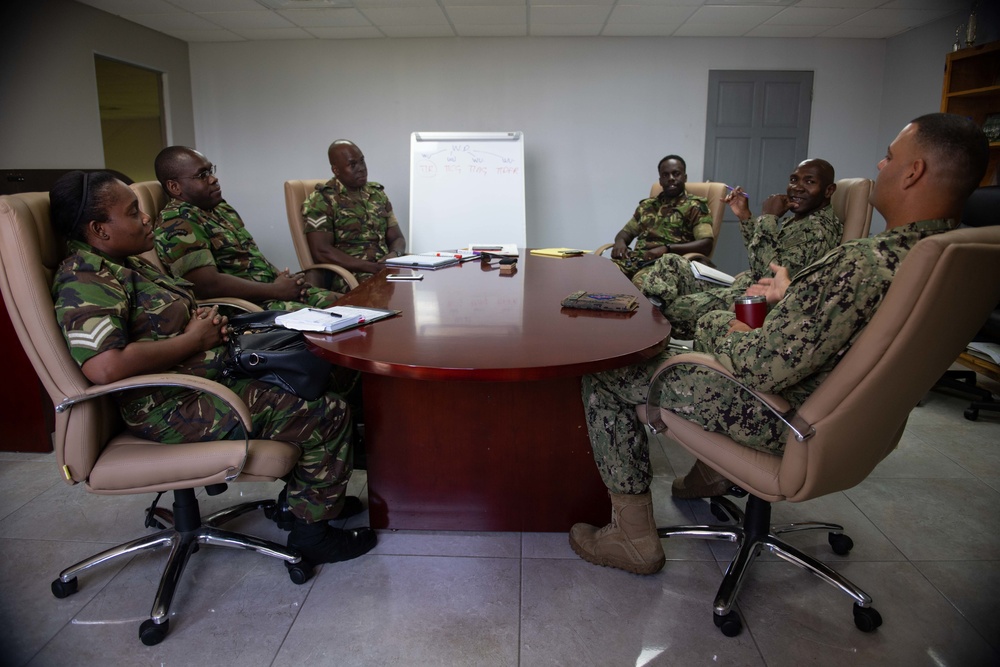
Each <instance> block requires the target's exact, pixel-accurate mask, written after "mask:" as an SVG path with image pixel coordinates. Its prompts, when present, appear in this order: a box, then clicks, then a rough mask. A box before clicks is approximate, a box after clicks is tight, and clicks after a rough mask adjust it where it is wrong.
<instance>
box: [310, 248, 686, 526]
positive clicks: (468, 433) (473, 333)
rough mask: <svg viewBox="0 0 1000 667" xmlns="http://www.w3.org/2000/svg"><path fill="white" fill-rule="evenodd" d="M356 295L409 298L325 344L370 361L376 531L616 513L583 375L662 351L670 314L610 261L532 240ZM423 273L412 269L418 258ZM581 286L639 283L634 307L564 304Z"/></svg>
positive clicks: (352, 363) (363, 301)
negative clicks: (591, 426)
mask: <svg viewBox="0 0 1000 667" xmlns="http://www.w3.org/2000/svg"><path fill="white" fill-rule="evenodd" d="M398 272H400V270H397V269H386V270H383V271H382V272H380V273H378V274H376V275H375V276H373V277H372V278H370V279H369V280H367V281H366V282H364V283H362V284H361V285H359V286H358V287H357V288H355V289H353V290H351V291H350V292H349V293H348V294H346V295H345V296H344V297H343V298H342V299H341V301H340V302H339V303H340V304H341V305H355V306H367V307H372V308H386V309H392V310H398V311H400V312H399V314H398V315H396V316H394V317H391V318H388V319H384V320H379V321H376V322H371V323H369V324H367V325H365V326H363V327H361V328H357V329H353V330H349V331H344V332H341V333H337V334H316V333H310V334H307V335H306V339H307V342H308V344H309V346H310V349H311V350H312V351H313V352H314V353H316V354H318V355H319V356H322V357H323V358H325V359H328V360H329V361H332V362H333V363H335V364H339V365H341V366H345V367H347V368H352V369H355V370H358V371H360V372H361V373H362V397H363V402H364V423H365V437H366V445H365V446H366V454H367V470H368V501H369V510H370V512H369V514H370V516H369V518H370V521H371V526H372V527H374V528H389V529H396V528H403V529H426V530H475V531H543V532H551V531H565V530H568V529H569V527H570V526H572V524H574V523H576V522H578V521H586V522H589V523H594V524H597V525H603V524H605V523H607V521H608V519H609V516H610V507H611V506H610V501H609V498H608V494H607V490H606V488H605V486H604V484H603V483H602V482H601V479H600V475H599V474H598V472H597V467H596V466H595V464H594V460H593V452H592V449H591V445H590V439H589V437H588V434H587V424H586V421H585V418H584V409H583V402H582V400H581V395H580V377H581V376H582V375H584V374H587V373H593V372H597V371H603V370H608V369H611V368H617V367H620V366H625V365H628V364H633V363H637V362H641V361H643V360H646V359H649V358H650V357H652V356H654V355H656V354H657V353H658V352H660V351H661V350H662V349H663V347H664V346H665V345H666V343H667V342H668V340H669V337H670V324H669V322H668V321H667V320H666V318H664V317H663V315H662V314H661V313H660V312H659V310H657V309H656V308H655V307H654V306H653V305H652V304H650V303H649V301H647V300H646V298H645V297H643V296H642V295H641V294H640V293H639V291H638V290H637V289H636V288H635V287H634V286H633V285H632V283H631V282H630V281H629V280H628V279H627V278H626V277H625V276H624V274H622V273H621V271H620V270H619V269H618V267H617V266H616V265H615V264H614V263H613V262H612V261H611V260H609V259H608V258H606V257H600V256H594V255H591V254H587V255H583V256H579V257H565V258H557V257H542V256H535V255H531V254H529V253H527V252H526V251H523V250H522V252H521V255H520V257H519V259H518V262H517V265H516V269H515V271H514V272H513V273H512V274H509V275H508V274H504V273H502V272H501V270H500V266H499V264H498V262H497V261H493V262H491V263H488V264H487V263H484V262H481V261H479V260H473V261H468V262H465V263H462V264H459V265H455V266H450V267H446V268H441V269H437V270H433V271H431V270H424V269H420V270H419V272H420V273H422V274H423V276H424V277H423V279H422V280H419V281H407V282H397V281H388V280H387V279H386V276H387V275H388V274H390V273H398ZM403 272H409V270H403ZM577 290H587V291H590V292H602V293H625V294H634V295H636V296H637V298H638V301H639V308H638V310H636V311H633V312H630V313H615V312H604V311H592V310H580V309H570V308H563V307H562V306H561V305H560V302H561V301H562V300H563V299H564V298H565V297H566V296H568V295H569V294H570V293H572V292H574V291H577Z"/></svg>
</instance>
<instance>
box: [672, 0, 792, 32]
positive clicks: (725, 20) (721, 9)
mask: <svg viewBox="0 0 1000 667" xmlns="http://www.w3.org/2000/svg"><path fill="white" fill-rule="evenodd" d="M782 9H783V8H782V7H735V6H721V5H712V6H706V7H699V8H698V9H697V10H695V12H694V14H692V15H691V18H689V19H688V20H687V22H686V23H685V26H695V25H706V26H711V25H720V26H721V25H726V24H731V25H741V26H743V31H744V32H746V31H747V30H749V29H750V28H752V27H754V26H756V25H758V24H760V23H763V22H764V21H766V20H768V19H769V18H771V17H772V16H774V15H775V14H777V13H778V12H780V11H781V10H782Z"/></svg>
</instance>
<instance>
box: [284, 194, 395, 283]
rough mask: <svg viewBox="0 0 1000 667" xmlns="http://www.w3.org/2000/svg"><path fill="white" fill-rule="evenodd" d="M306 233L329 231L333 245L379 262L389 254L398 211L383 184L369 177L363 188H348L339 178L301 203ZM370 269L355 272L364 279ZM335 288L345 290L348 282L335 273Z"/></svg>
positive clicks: (352, 255)
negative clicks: (387, 237)
mask: <svg viewBox="0 0 1000 667" xmlns="http://www.w3.org/2000/svg"><path fill="white" fill-rule="evenodd" d="M302 218H303V220H304V221H305V223H304V227H305V233H306V234H309V233H311V232H330V233H332V234H333V245H334V246H336V247H337V248H338V249H339V250H343V251H344V252H345V253H347V254H348V255H350V256H351V257H357V258H359V259H366V260H368V261H370V262H377V261H379V260H380V259H382V258H383V257H385V256H386V255H388V254H389V245H388V243H387V242H386V240H385V236H386V233H387V232H388V230H389V228H390V227H398V226H399V222H398V221H397V220H396V214H395V213H393V212H392V204H391V203H390V202H389V198H388V197H387V196H386V194H385V191H384V188H383V187H382V186H381V185H380V184H378V183H373V182H371V181H369V182H368V183H367V184H365V186H364V187H363V188H361V189H360V190H348V189H347V188H346V187H344V185H343V184H342V183H341V182H340V181H338V180H337V179H336V178H331V179H330V180H329V181H327V182H326V183H321V184H319V185H317V186H316V190H315V191H314V192H312V193H310V194H309V196H308V197H306V200H305V201H304V202H303V203H302ZM370 275H371V274H370V273H359V274H356V277H357V279H358V280H359V281H360V280H364V279H365V278H368V277H369V276H370ZM333 289H335V290H337V291H340V292H346V291H347V285H346V283H344V279H343V278H341V277H340V276H334V282H333Z"/></svg>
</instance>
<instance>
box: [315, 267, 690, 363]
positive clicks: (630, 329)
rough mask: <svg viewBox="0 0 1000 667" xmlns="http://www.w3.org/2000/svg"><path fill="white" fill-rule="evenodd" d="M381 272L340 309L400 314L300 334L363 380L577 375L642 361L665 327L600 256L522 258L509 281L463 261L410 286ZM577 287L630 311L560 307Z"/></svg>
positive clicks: (664, 336)
mask: <svg viewBox="0 0 1000 667" xmlns="http://www.w3.org/2000/svg"><path fill="white" fill-rule="evenodd" d="M395 272H397V270H395V269H388V270H385V271H382V272H381V273H379V274H377V275H375V276H374V277H373V278H371V279H369V280H368V281H366V282H364V283H362V284H361V285H359V286H358V287H357V288H355V289H354V290H351V292H349V293H348V294H347V295H345V296H344V298H343V299H341V301H340V303H341V304H343V305H357V306H370V307H375V308H390V309H393V310H399V311H401V314H400V315H398V316H396V317H392V318H389V319H386V320H381V321H378V322H373V323H372V324H370V325H367V326H364V327H361V328H359V329H354V330H352V331H346V332H343V333H340V334H332V335H324V334H307V335H306V339H307V341H308V342H309V343H310V346H311V348H312V349H313V351H314V352H316V353H317V354H319V355H320V356H323V357H325V358H327V359H329V360H330V361H332V362H334V363H336V364H339V365H341V366H346V367H348V368H353V369H355V370H360V371H363V372H368V373H377V374H381V375H390V376H394V377H401V378H410V379H421V380H480V381H512V382H516V381H526V380H542V379H549V378H556V377H568V376H574V375H583V374H585V373H592V372H596V371H601V370H607V369H610V368H616V367H619V366H625V365H628V364H632V363H637V362H640V361H643V360H645V359H648V358H650V357H652V356H653V355H655V354H656V353H658V352H659V351H660V350H661V349H662V348H663V347H664V346H665V345H666V343H667V341H668V340H669V337H670V323H669V322H668V321H667V320H666V318H665V317H663V315H662V314H661V313H660V312H659V310H657V309H656V308H655V307H654V306H653V305H652V304H650V303H649V301H647V300H646V298H645V297H643V296H642V295H641V294H639V291H638V290H637V289H636V288H635V286H633V285H632V283H631V282H630V281H629V280H628V279H627V278H626V277H625V276H624V275H623V274H622V273H621V271H620V270H619V269H618V267H617V266H616V265H615V264H614V263H612V262H611V261H610V260H609V259H608V258H606V257H597V256H594V255H584V256H582V257H567V258H555V257H538V256H534V255H530V254H528V253H526V252H525V251H522V253H521V256H520V258H519V259H518V263H517V270H516V271H515V272H514V274H513V275H509V276H507V275H502V274H501V273H500V270H499V266H498V264H497V262H493V263H492V265H483V264H482V263H481V262H479V261H470V262H466V263H464V264H460V265H457V266H451V267H447V268H443V269H438V270H436V271H430V270H424V269H421V270H419V272H420V273H422V274H423V276H424V279H423V280H420V281H407V282H388V281H387V280H386V278H385V277H386V275H388V274H389V273H395ZM577 290H587V291H590V292H608V293H625V294H635V295H638V298H639V309H638V310H637V311H634V312H632V313H608V312H598V311H587V310H579V309H569V308H562V307H561V306H560V301H562V299H563V298H565V297H566V296H567V295H569V294H570V293H572V292H574V291H577Z"/></svg>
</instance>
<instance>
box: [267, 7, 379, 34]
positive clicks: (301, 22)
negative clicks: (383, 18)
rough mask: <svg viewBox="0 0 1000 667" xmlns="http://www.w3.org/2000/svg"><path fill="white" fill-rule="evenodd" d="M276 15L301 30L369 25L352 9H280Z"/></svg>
mask: <svg viewBox="0 0 1000 667" xmlns="http://www.w3.org/2000/svg"><path fill="white" fill-rule="evenodd" d="M278 13H279V14H281V15H282V16H284V17H285V18H286V19H288V20H289V21H291V22H292V23H294V24H295V25H298V26H302V27H303V28H355V27H361V26H370V25H371V22H370V21H369V20H368V19H366V18H365V17H364V15H362V14H361V12H359V11H358V10H356V9H352V8H344V9H282V10H279V11H278ZM309 32H313V31H312V30H310V31H309Z"/></svg>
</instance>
